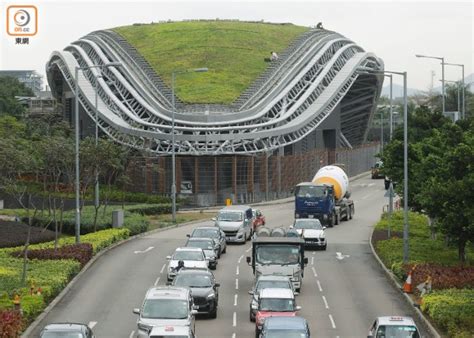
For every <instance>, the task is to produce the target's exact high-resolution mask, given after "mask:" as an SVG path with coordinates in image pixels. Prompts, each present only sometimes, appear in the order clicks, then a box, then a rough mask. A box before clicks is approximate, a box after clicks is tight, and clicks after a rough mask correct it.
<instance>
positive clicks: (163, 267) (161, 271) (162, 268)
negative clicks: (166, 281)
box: [160, 263, 166, 273]
mask: <svg viewBox="0 0 474 338" xmlns="http://www.w3.org/2000/svg"><path fill="white" fill-rule="evenodd" d="M165 268H166V263H165V264H163V266H162V267H161V270H160V273H163V271H165Z"/></svg>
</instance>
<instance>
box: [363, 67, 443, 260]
mask: <svg viewBox="0 0 474 338" xmlns="http://www.w3.org/2000/svg"><path fill="white" fill-rule="evenodd" d="M360 70H361V71H358V73H359V74H374V75H377V74H380V75H385V74H392V75H401V76H403V263H408V258H409V249H410V248H409V242H408V239H409V235H408V232H409V229H410V228H409V224H408V96H407V72H394V71H388V70H381V71H374V70H373V69H371V68H366V67H360ZM443 81H444V78H443Z"/></svg>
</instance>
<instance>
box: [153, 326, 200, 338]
mask: <svg viewBox="0 0 474 338" xmlns="http://www.w3.org/2000/svg"><path fill="white" fill-rule="evenodd" d="M161 337H166V338H168V337H169V338H171V337H176V338H196V336H195V335H194V333H193V331H192V330H191V329H190V328H189V327H187V326H176V325H166V326H156V327H154V328H152V329H151V331H150V338H161Z"/></svg>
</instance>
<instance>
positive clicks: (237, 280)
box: [235, 278, 239, 290]
mask: <svg viewBox="0 0 474 338" xmlns="http://www.w3.org/2000/svg"><path fill="white" fill-rule="evenodd" d="M235 289H236V290H238V289H239V279H238V278H236V279H235Z"/></svg>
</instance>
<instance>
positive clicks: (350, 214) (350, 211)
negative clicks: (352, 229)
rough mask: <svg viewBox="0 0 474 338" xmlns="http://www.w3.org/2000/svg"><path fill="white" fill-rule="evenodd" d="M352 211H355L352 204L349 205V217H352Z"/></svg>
mask: <svg viewBox="0 0 474 338" xmlns="http://www.w3.org/2000/svg"><path fill="white" fill-rule="evenodd" d="M352 213H353V211H352V205H351V206H350V207H349V217H348V218H349V219H352Z"/></svg>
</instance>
